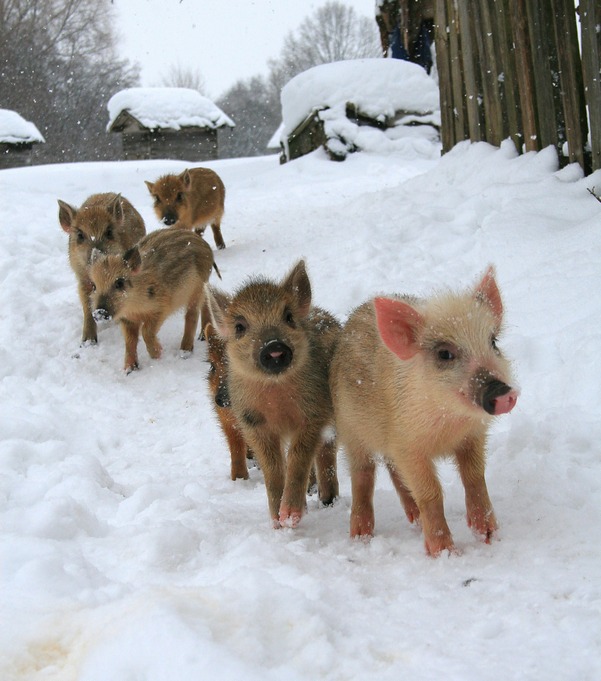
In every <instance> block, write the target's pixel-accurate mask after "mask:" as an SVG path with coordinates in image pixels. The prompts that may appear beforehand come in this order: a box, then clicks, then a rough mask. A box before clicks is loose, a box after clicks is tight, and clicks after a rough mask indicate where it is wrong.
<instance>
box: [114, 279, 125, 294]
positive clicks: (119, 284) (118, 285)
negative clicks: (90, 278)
mask: <svg viewBox="0 0 601 681" xmlns="http://www.w3.org/2000/svg"><path fill="white" fill-rule="evenodd" d="M115 288H116V289H117V291H123V289H124V288H125V279H123V278H122V277H119V279H117V280H116V281H115Z"/></svg>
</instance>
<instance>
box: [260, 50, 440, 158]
mask: <svg viewBox="0 0 601 681" xmlns="http://www.w3.org/2000/svg"><path fill="white" fill-rule="evenodd" d="M281 98H282V117H283V124H282V126H281V129H280V130H279V131H278V134H279V135H280V143H281V147H282V154H281V157H280V160H281V161H282V162H286V161H291V160H293V159H295V158H298V157H299V156H303V155H304V154H308V153H309V152H311V151H314V150H315V149H318V148H319V147H323V148H324V149H325V151H326V153H327V154H328V156H329V158H331V159H332V160H334V161H342V160H344V159H345V158H346V156H347V154H349V153H351V152H354V151H359V150H361V149H362V144H363V141H365V140H367V137H366V135H364V134H362V132H361V131H362V129H365V126H369V127H370V128H373V129H375V130H378V131H380V132H381V133H382V134H383V136H384V137H385V138H387V139H389V140H392V139H395V138H397V139H398V138H399V137H401V136H403V135H405V134H410V133H408V132H404V130H405V131H406V130H407V128H408V127H413V128H415V127H416V126H423V127H424V134H426V135H428V136H434V137H437V136H438V129H439V127H440V109H439V95H438V86H437V85H436V82H435V81H434V80H433V79H432V78H431V77H430V76H428V74H427V73H426V71H425V70H424V69H423V68H422V67H421V66H417V65H416V64H411V63H409V62H407V61H403V60H400V59H349V60H346V61H340V62H333V63H330V64H321V65H319V66H314V67H313V68H311V69H308V70H307V71H304V72H303V73H300V74H298V75H297V76H295V77H294V78H293V79H292V80H290V81H289V82H288V83H287V84H286V85H285V86H284V87H283V89H282V95H281ZM426 127H427V128H428V129H429V131H426V130H425V128H426ZM411 134H412V133H411ZM369 139H370V140H373V135H370V136H369ZM270 144H271V142H270Z"/></svg>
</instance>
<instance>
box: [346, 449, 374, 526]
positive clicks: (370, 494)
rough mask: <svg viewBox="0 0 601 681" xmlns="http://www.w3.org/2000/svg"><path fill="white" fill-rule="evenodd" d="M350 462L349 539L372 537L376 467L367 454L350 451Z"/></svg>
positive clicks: (361, 451)
mask: <svg viewBox="0 0 601 681" xmlns="http://www.w3.org/2000/svg"><path fill="white" fill-rule="evenodd" d="M348 455H349V456H348V458H349V461H350V462H351V488H352V504H351V538H355V537H372V536H373V534H374V527H375V516H374V503H373V499H374V487H375V484H376V465H375V463H374V462H373V461H372V460H371V458H370V456H369V453H367V452H364V451H363V450H360V449H359V450H357V449H351V450H349V452H348Z"/></svg>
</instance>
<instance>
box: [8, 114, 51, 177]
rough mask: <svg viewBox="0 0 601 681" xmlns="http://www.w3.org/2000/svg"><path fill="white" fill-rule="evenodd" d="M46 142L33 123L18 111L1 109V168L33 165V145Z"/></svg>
mask: <svg viewBox="0 0 601 681" xmlns="http://www.w3.org/2000/svg"><path fill="white" fill-rule="evenodd" d="M44 142H45V140H44V138H43V137H42V135H41V133H40V131H39V130H38V129H37V128H36V126H35V125H34V124H33V123H31V122H30V121H26V120H25V119H24V118H22V117H21V116H20V115H19V114H18V113H17V112H16V111H11V110H10V109H0V168H18V167H20V166H28V165H31V154H32V150H33V145H34V144H40V143H44Z"/></svg>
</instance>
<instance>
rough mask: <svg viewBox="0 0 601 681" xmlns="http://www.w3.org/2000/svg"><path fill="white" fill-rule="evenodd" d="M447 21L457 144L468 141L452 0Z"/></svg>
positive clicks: (459, 53) (454, 5) (457, 25)
mask: <svg viewBox="0 0 601 681" xmlns="http://www.w3.org/2000/svg"><path fill="white" fill-rule="evenodd" d="M447 20H448V27H449V64H450V68H451V89H452V92H453V122H454V128H455V139H456V141H457V142H459V141H461V140H464V139H469V135H468V130H467V125H466V120H467V117H466V114H465V88H464V84H463V71H462V68H461V42H460V35H459V19H458V16H457V6H456V4H455V1H454V0H447Z"/></svg>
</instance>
